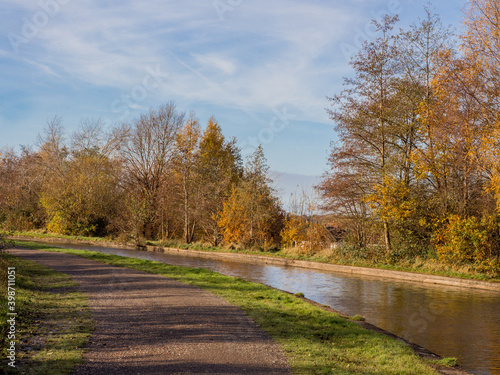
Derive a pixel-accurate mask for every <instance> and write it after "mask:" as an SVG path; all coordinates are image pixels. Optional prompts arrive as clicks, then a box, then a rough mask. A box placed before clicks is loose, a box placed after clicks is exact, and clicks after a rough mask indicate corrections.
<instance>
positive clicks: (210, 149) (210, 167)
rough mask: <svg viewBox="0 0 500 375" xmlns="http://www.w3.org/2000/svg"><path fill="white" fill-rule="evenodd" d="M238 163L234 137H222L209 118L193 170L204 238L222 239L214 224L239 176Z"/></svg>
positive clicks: (239, 158) (214, 123) (212, 241)
mask: <svg viewBox="0 0 500 375" xmlns="http://www.w3.org/2000/svg"><path fill="white" fill-rule="evenodd" d="M241 164H242V163H241V156H240V152H239V149H238V147H237V146H236V140H235V139H231V140H229V141H228V140H226V139H225V137H224V135H223V134H222V131H221V128H220V126H219V124H218V123H217V122H216V121H215V119H214V118H213V117H212V118H210V120H209V121H208V123H207V127H206V129H205V131H204V132H203V135H202V137H201V139H200V144H199V150H198V156H197V159H196V165H195V167H194V168H195V170H194V173H196V175H197V178H198V179H199V181H200V185H199V186H198V194H199V203H198V206H197V211H198V215H199V224H200V229H201V230H202V231H203V234H204V238H205V239H206V240H207V241H209V242H211V243H212V244H213V245H217V244H219V243H220V241H221V239H222V238H221V237H222V236H221V233H220V230H219V226H218V225H217V221H218V219H219V217H218V215H219V213H220V212H221V211H222V209H223V204H224V201H225V200H226V199H227V198H229V196H230V195H231V191H232V189H233V187H234V186H235V185H236V183H237V182H238V181H239V180H240V178H241V175H242V166H241Z"/></svg>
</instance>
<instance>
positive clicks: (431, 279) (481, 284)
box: [9, 236, 500, 292]
mask: <svg viewBox="0 0 500 375" xmlns="http://www.w3.org/2000/svg"><path fill="white" fill-rule="evenodd" d="M9 238H10V239H13V240H20V241H34V240H41V241H44V242H49V243H58V244H64V243H68V244H74V245H91V246H101V247H110V248H116V249H127V250H143V251H144V250H145V251H150V252H162V253H165V254H174V255H179V254H181V255H187V256H192V257H199V258H207V259H220V260H230V261H233V262H242V263H257V264H270V265H279V266H286V267H299V268H307V269H316V270H322V271H330V272H339V273H346V274H350V275H360V276H370V277H377V278H385V279H393V280H399V281H407V282H418V283H425V284H436V285H445V286H453V287H463V288H474V289H482V290H492V291H498V292H500V283H496V282H489V281H480V280H469V279H459V278H454V277H446V276H435V275H427V274H419V273H413V272H404V271H394V270H385V269H379V268H367V267H356V266H344V265H338V264H331V263H321V262H314V261H309V260H297V259H287V258H277V257H269V256H265V255H254V254H240V253H222V252H206V251H200V250H186V249H178V248H169V247H160V246H150V245H147V246H144V247H143V248H138V247H137V246H136V245H131V244H123V245H122V244H117V243H115V242H95V241H81V240H67V239H60V238H39V237H27V236H11V237H9Z"/></svg>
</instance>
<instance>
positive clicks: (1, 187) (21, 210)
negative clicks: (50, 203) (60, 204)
mask: <svg viewBox="0 0 500 375" xmlns="http://www.w3.org/2000/svg"><path fill="white" fill-rule="evenodd" d="M37 164H38V156H37V154H36V153H35V152H33V150H32V149H30V148H28V147H22V149H21V153H20V154H17V153H15V152H14V150H12V149H8V148H5V149H3V150H2V151H1V152H0V191H1V194H0V227H3V228H4V229H7V230H27V229H37V228H41V227H42V226H43V225H44V224H45V211H44V210H43V207H42V206H41V205H40V199H39V195H40V193H41V188H42V175H41V173H40V170H39V169H38V168H37Z"/></svg>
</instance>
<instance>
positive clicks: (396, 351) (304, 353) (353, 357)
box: [24, 244, 437, 375]
mask: <svg viewBox="0 0 500 375" xmlns="http://www.w3.org/2000/svg"><path fill="white" fill-rule="evenodd" d="M24 246H28V247H31V248H35V249H43V250H47V251H57V252H64V253H69V254H75V255H78V256H82V257H84V258H88V259H93V260H96V261H100V262H103V263H108V264H112V265H115V266H121V267H129V268H133V269H137V270H140V271H145V272H149V273H153V274H159V275H163V276H167V277H169V278H171V279H174V280H177V281H180V282H183V283H187V284H190V285H194V286H198V287H201V288H203V289H206V290H208V291H210V292H212V293H215V294H217V295H220V296H221V297H223V298H224V299H226V300H227V301H229V302H230V303H232V304H234V305H236V306H239V307H241V308H242V309H243V310H245V311H246V313H247V314H248V315H249V316H250V317H251V318H252V319H253V320H254V321H255V322H256V323H258V324H259V326H260V327H261V328H262V329H264V330H265V331H266V332H268V333H269V334H270V336H271V337H272V338H273V339H274V340H275V341H276V342H277V343H279V344H280V345H281V346H282V348H283V349H284V350H285V352H286V353H287V355H288V357H289V358H290V362H291V366H292V369H293V371H294V373H300V374H331V373H335V374H360V373H371V374H372V373H373V374H412V375H415V374H437V372H436V371H435V370H434V369H433V368H432V367H431V366H430V365H429V364H428V363H427V362H426V361H425V360H423V359H421V358H419V357H418V356H417V355H416V354H415V353H414V352H413V351H412V349H410V347H408V346H407V345H406V344H404V343H403V342H400V341H397V340H394V339H393V338H390V337H387V336H385V335H382V334H379V333H376V332H373V331H368V330H366V329H364V328H362V327H361V326H360V325H358V324H356V323H355V322H353V321H351V320H350V319H348V318H345V317H341V316H340V315H338V314H336V313H333V312H330V311H325V310H323V309H321V308H319V307H316V306H313V305H311V304H310V303H308V302H306V301H304V300H302V299H301V298H299V297H297V296H294V295H291V294H288V293H285V292H281V291H279V290H276V289H273V288H270V287H267V286H265V285H262V284H256V283H252V282H248V281H244V280H242V279H239V278H234V277H230V276H224V275H221V274H218V273H215V272H211V271H208V270H204V269H199V268H197V269H192V268H187V267H178V266H172V265H168V264H164V263H159V262H154V261H148V260H142V259H135V258H126V257H121V256H116V255H109V254H103V253H97V252H90V251H82V250H69V249H60V248H51V247H50V246H46V245H38V244H31V245H29V244H25V245H24Z"/></svg>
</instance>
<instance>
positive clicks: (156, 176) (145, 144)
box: [121, 102, 184, 237]
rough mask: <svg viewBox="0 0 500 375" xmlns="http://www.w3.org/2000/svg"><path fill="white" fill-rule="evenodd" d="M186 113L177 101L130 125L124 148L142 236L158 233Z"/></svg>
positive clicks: (136, 222)
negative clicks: (164, 193) (163, 187)
mask: <svg viewBox="0 0 500 375" xmlns="http://www.w3.org/2000/svg"><path fill="white" fill-rule="evenodd" d="M183 120H184V114H183V113H179V112H178V111H177V109H176V106H175V104H174V103H173V102H170V103H168V104H165V105H162V106H160V107H158V108H157V109H150V110H149V112H148V113H147V114H142V115H141V116H140V117H139V119H137V120H136V121H135V122H134V123H133V124H132V125H130V126H129V134H128V137H127V138H126V141H125V142H124V145H123V147H122V149H121V158H122V159H123V161H124V164H125V175H126V179H127V183H128V190H129V192H130V195H129V198H130V199H129V206H130V209H131V215H132V216H133V218H134V220H133V223H132V225H133V227H134V230H133V231H134V232H135V234H136V235H138V236H146V237H155V236H156V235H157V234H158V231H159V227H160V225H159V222H160V220H161V215H162V212H161V211H160V210H158V207H159V201H160V195H159V191H160V187H161V185H162V184H163V183H168V180H167V179H166V176H167V171H168V168H169V167H170V165H171V162H172V160H173V157H174V155H175V142H176V135H177V131H178V130H179V128H180V127H181V126H182V123H183Z"/></svg>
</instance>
